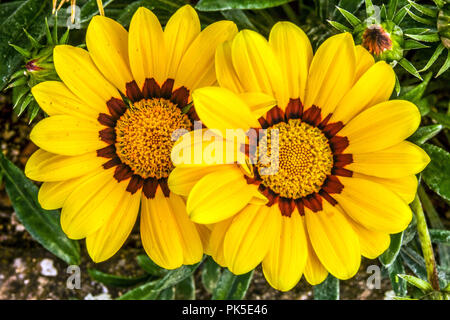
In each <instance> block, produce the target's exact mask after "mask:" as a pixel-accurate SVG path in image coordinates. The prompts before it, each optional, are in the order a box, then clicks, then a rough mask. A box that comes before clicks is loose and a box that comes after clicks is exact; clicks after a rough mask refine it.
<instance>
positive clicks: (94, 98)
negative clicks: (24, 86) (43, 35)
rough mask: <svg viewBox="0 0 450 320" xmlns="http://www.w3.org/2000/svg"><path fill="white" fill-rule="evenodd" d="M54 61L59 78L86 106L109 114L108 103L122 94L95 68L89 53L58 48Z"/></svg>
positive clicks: (70, 47)
mask: <svg viewBox="0 0 450 320" xmlns="http://www.w3.org/2000/svg"><path fill="white" fill-rule="evenodd" d="M53 60H54V63H55V69H56V72H57V73H58V76H59V77H60V78H61V80H62V81H63V82H64V84H65V85H66V86H67V87H68V88H69V89H70V91H72V92H73V93H74V94H75V95H76V96H77V97H78V98H79V99H80V100H82V101H83V102H84V103H86V105H88V106H90V107H91V108H92V109H94V110H96V111H97V112H105V113H106V112H108V108H107V106H106V102H107V101H109V100H110V99H111V98H112V97H114V98H118V99H120V98H121V97H120V94H119V92H118V91H117V89H116V88H114V86H113V85H112V84H111V83H109V82H108V81H107V80H106V79H105V78H104V77H103V75H102V74H101V73H100V71H99V70H98V69H97V67H96V66H95V64H94V62H93V61H92V59H91V56H90V55H89V53H88V52H87V51H86V50H84V49H81V48H76V47H72V46H68V45H59V46H56V47H55V49H54V50H53Z"/></svg>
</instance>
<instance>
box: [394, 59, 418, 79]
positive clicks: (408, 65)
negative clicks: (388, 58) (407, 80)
mask: <svg viewBox="0 0 450 320" xmlns="http://www.w3.org/2000/svg"><path fill="white" fill-rule="evenodd" d="M398 63H399V65H401V66H402V67H403V69H405V70H406V71H408V72H409V73H410V74H412V75H413V76H415V77H417V78H419V79H420V80H422V77H421V76H420V74H419V72H418V71H417V69H416V67H414V66H413V64H412V63H411V62H409V61H408V60H406V58H403V59H401V60H400V61H399V62H398Z"/></svg>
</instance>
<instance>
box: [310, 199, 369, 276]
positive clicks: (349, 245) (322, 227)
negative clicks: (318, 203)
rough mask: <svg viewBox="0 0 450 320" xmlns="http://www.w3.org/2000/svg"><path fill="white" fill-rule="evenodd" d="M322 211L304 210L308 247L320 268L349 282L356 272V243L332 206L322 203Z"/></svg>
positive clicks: (357, 258) (353, 236)
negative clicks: (308, 240) (314, 255)
mask: <svg viewBox="0 0 450 320" xmlns="http://www.w3.org/2000/svg"><path fill="white" fill-rule="evenodd" d="M322 203H323V210H322V211H319V212H313V211H311V210H309V209H308V208H305V217H306V226H307V229H308V235H309V238H310V239H311V244H312V246H313V248H314V251H315V253H316V254H317V257H318V258H319V260H320V262H321V263H322V264H323V266H324V267H325V268H326V269H327V270H328V271H329V272H330V273H331V274H332V275H333V276H335V277H336V278H339V279H343V280H345V279H349V278H351V277H353V276H354V275H355V274H356V272H357V271H358V269H359V266H360V263H361V253H360V247H359V240H358V237H357V236H356V233H355V232H354V231H353V229H352V227H351V226H350V223H349V221H348V219H347V218H346V217H345V216H344V215H343V214H342V213H341V212H340V211H339V210H338V209H337V208H336V207H334V206H332V205H330V204H329V203H328V202H327V201H323V202H322Z"/></svg>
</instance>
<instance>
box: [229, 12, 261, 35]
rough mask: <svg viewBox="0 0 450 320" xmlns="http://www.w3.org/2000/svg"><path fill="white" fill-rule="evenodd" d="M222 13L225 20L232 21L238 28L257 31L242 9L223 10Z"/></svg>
mask: <svg viewBox="0 0 450 320" xmlns="http://www.w3.org/2000/svg"><path fill="white" fill-rule="evenodd" d="M221 13H222V15H223V16H224V17H225V19H227V20H231V21H234V22H235V23H236V25H237V26H238V28H239V29H251V30H255V31H257V29H256V27H255V26H254V25H253V23H252V22H251V21H250V19H249V18H248V17H247V15H246V14H245V12H244V11H242V10H224V11H221Z"/></svg>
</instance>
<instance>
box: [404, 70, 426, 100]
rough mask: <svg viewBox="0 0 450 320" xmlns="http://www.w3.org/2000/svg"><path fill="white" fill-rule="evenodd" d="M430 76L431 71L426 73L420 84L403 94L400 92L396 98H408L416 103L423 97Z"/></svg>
mask: <svg viewBox="0 0 450 320" xmlns="http://www.w3.org/2000/svg"><path fill="white" fill-rule="evenodd" d="M431 76H432V73H431V72H429V73H427V74H426V75H425V77H424V79H423V81H422V82H421V83H420V84H418V85H417V86H415V87H414V88H413V89H411V90H409V91H408V92H406V93H404V94H403V93H402V94H401V95H400V96H399V97H398V98H399V99H401V100H408V101H411V102H414V103H417V102H418V101H419V100H420V99H421V98H422V97H423V94H424V93H425V90H426V89H427V86H428V83H429V82H430V79H431Z"/></svg>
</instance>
